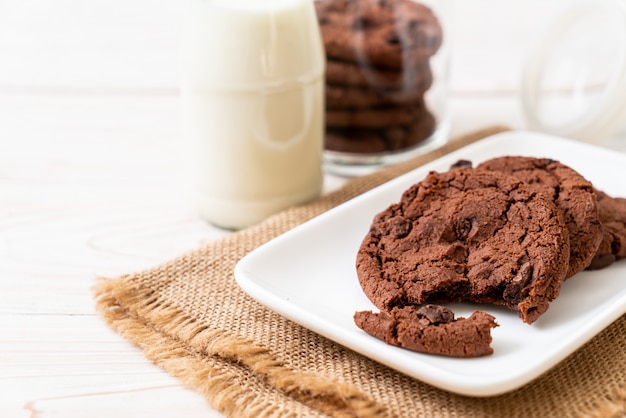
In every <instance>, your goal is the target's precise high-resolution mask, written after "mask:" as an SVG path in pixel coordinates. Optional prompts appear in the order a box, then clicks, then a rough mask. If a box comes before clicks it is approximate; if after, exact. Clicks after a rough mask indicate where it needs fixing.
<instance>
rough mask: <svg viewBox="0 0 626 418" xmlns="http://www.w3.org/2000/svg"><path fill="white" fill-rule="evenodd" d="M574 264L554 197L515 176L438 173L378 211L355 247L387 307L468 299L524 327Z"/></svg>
mask: <svg viewBox="0 0 626 418" xmlns="http://www.w3.org/2000/svg"><path fill="white" fill-rule="evenodd" d="M568 265H569V233H568V229H567V226H566V225H565V221H564V219H563V215H562V212H561V211H560V210H559V209H558V208H557V207H556V205H555V204H554V202H553V201H552V200H551V199H550V198H548V197H546V196H545V195H543V194H541V193H537V192H536V190H535V189H534V188H532V187H531V186H529V185H527V184H525V183H523V182H522V181H520V180H518V179H515V178H514V177H512V176H509V175H506V174H503V173H499V172H493V171H487V170H472V169H466V168H459V169H454V170H450V171H447V172H444V173H437V172H431V173H430V174H429V175H428V176H427V177H426V178H425V179H424V180H422V181H420V182H419V183H416V184H414V185H413V186H411V187H410V188H409V189H407V190H406V191H405V192H404V194H403V195H402V197H401V199H400V201H399V202H398V203H394V204H392V205H391V206H389V207H388V208H387V209H386V210H384V211H382V212H381V213H379V214H378V215H377V216H376V217H375V219H374V221H373V223H372V225H371V228H370V231H369V232H368V233H367V235H366V237H365V238H364V240H363V242H362V244H361V247H360V248H359V251H358V253H357V261H356V268H357V275H358V277H359V282H360V284H361V287H362V288H363V291H364V292H365V294H366V295H367V296H368V298H369V299H370V300H371V301H372V303H374V305H376V306H377V307H378V308H380V309H381V310H382V311H384V312H390V311H391V310H392V309H393V308H394V307H403V306H409V305H423V304H427V303H447V302H459V301H464V300H469V301H474V302H479V303H493V304H498V305H504V306H506V307H507V308H509V309H511V310H514V311H516V312H517V313H518V315H519V317H520V318H521V319H522V320H523V321H524V322H526V323H532V322H534V321H535V320H536V319H537V318H538V317H539V316H540V315H541V314H543V313H544V312H545V311H546V310H547V309H548V306H549V303H550V301H552V300H554V299H555V298H556V297H557V296H558V294H559V291H560V288H561V284H562V282H563V281H564V279H565V276H566V274H567V271H568Z"/></svg>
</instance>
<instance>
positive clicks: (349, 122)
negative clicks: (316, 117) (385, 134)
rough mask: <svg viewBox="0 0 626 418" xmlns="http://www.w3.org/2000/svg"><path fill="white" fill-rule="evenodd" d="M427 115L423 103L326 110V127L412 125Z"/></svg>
mask: <svg viewBox="0 0 626 418" xmlns="http://www.w3.org/2000/svg"><path fill="white" fill-rule="evenodd" d="M427 113H429V111H428V109H427V108H426V105H425V104H424V101H423V100H421V101H418V102H416V103H414V104H411V105H406V106H400V105H397V106H386V107H371V108H363V109H326V126H327V127H330V128H347V127H360V128H386V127H389V126H396V125H404V126H408V125H413V124H414V123H415V122H417V121H419V120H420V119H421V118H423V117H424V115H425V114H427Z"/></svg>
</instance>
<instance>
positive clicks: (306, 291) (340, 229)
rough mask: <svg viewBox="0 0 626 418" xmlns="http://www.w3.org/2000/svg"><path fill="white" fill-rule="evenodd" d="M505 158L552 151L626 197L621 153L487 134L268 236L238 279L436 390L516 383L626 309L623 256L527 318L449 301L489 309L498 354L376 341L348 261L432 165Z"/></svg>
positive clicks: (474, 392)
mask: <svg viewBox="0 0 626 418" xmlns="http://www.w3.org/2000/svg"><path fill="white" fill-rule="evenodd" d="M502 155H527V156H536V157H550V158H554V159H558V160H559V161H561V162H563V163H565V164H567V165H569V166H570V167H572V168H574V169H575V170H577V171H579V172H580V173H581V174H582V175H583V176H585V177H586V178H587V179H588V180H590V181H591V182H592V183H593V184H594V185H595V186H596V188H598V189H600V190H604V191H606V192H607V193H609V194H610V195H612V196H626V181H625V179H626V154H621V153H617V152H614V151H610V150H607V149H603V148H599V147H595V146H592V145H589V144H585V143H581V142H575V141H572V140H568V139H563V138H558V137H554V136H548V135H543V134H538V133H533V132H520V131H517V132H505V133H502V134H498V135H494V136H491V137H489V138H486V139H483V140H481V141H479V142H476V143H474V144H471V145H469V146H467V147H465V148H463V149H461V150H458V151H456V152H454V153H452V154H449V155H447V156H445V157H443V158H440V159H438V160H436V161H434V162H432V163H429V164H427V165H425V166H423V167H421V168H418V169H416V170H414V171H412V172H410V173H408V174H406V175H403V176H401V177H398V178H396V179H394V180H392V181H390V182H388V183H386V184H384V185H382V186H380V187H378V188H376V189H373V190H371V191H369V192H367V193H365V194H363V195H361V196H358V197H356V198H354V199H352V200H350V201H348V202H346V203H344V204H343V205H340V206H338V207H336V208H334V209H332V210H330V211H328V212H326V213H324V214H322V215H320V216H318V217H317V218H315V219H312V220H311V221H309V222H307V223H305V224H303V225H301V226H299V227H297V228H295V229H293V230H291V231H289V232H288V233H286V234H284V235H282V236H280V237H278V238H276V239H274V240H272V241H270V242H268V243H267V244H265V245H263V246H261V247H259V248H258V249H256V250H254V251H253V252H251V253H250V254H248V255H247V256H246V257H244V258H243V259H242V260H241V261H240V262H239V263H238V264H237V266H236V268H235V277H236V280H237V282H238V283H239V285H240V286H241V287H242V288H243V289H244V291H245V292H247V293H248V294H249V295H250V296H252V297H253V298H254V299H256V300H257V301H259V302H260V303H262V304H264V305H265V306H267V307H268V308H270V309H272V310H274V311H276V312H278V313H279V314H281V315H284V316H285V317H287V318H289V319H291V320H293V321H295V322H297V323H299V324H301V325H303V326H305V327H307V328H309V329H311V330H313V331H315V332H317V333H319V334H321V335H324V336H325V337H328V338H330V339H332V340H334V341H336V342H338V343H340V344H342V345H344V346H346V347H348V348H350V349H352V350H354V351H357V352H359V353H361V354H363V355H365V356H368V357H370V358H372V359H374V360H376V361H379V362H381V363H383V364H386V365H388V366H389V367H392V368H394V369H397V370H398V371H400V372H402V373H405V374H407V375H409V376H412V377H414V378H416V379H419V380H422V381H424V382H426V383H429V384H431V385H434V386H437V387H439V388H442V389H445V390H449V391H452V392H457V393H461V394H465V395H471V396H491V395H497V394H500V393H504V392H507V391H510V390H513V389H516V388H518V387H520V386H522V385H524V384H526V383H528V382H530V381H531V380H533V379H534V378H536V377H538V376H539V375H541V374H542V373H544V372H546V371H547V370H548V369H550V368H551V367H552V366H554V365H555V364H557V363H558V362H559V361H561V360H563V359H564V358H565V357H566V356H567V355H569V354H570V353H572V352H573V351H574V350H576V349H577V348H579V347H580V346H581V345H583V344H584V343H585V342H586V341H588V340H589V339H591V338H592V337H593V336H594V335H596V334H597V333H599V332H600V331H601V330H602V329H604V328H605V327H607V326H608V325H609V324H610V323H611V322H613V321H615V320H616V319H617V318H619V317H620V316H621V315H622V314H623V313H625V312H626V260H624V261H621V262H617V263H615V264H613V265H611V266H610V267H608V268H606V269H604V270H599V271H593V272H581V273H579V274H577V275H576V276H574V277H573V278H571V279H569V280H568V281H566V282H565V284H564V286H563V288H562V291H561V294H560V296H559V297H558V298H557V299H556V300H555V301H554V302H553V303H552V304H551V306H550V309H549V310H548V311H547V312H546V313H545V314H544V315H543V316H541V317H540V318H539V320H537V321H536V322H535V323H534V324H533V325H527V324H524V323H523V322H522V321H521V320H520V319H518V317H517V315H516V314H515V313H513V312H510V311H507V310H506V309H503V308H498V307H492V306H489V305H480V306H478V305H471V304H455V305H452V308H453V310H454V311H455V313H456V314H457V316H469V315H470V314H471V312H473V311H474V310H475V309H477V308H479V309H482V310H484V311H486V312H489V313H491V314H492V315H494V316H495V317H496V319H497V321H498V323H499V324H500V327H498V328H495V329H494V330H493V331H492V335H493V343H492V346H493V348H494V351H495V353H494V354H493V355H491V356H486V357H480V358H474V359H457V358H447V357H440V356H434V355H428V354H420V353H415V352H411V351H409V350H405V349H402V348H398V347H393V346H390V345H387V344H385V343H384V342H382V341H379V340H377V339H375V338H373V337H371V336H369V335H368V334H366V333H365V332H363V331H362V330H360V329H359V328H357V327H356V325H354V323H353V320H352V317H353V315H354V312H355V311H358V310H369V309H372V310H375V311H376V310H377V309H376V308H375V307H374V305H372V303H371V302H370V301H369V300H368V299H367V298H366V296H365V295H364V294H363V292H362V290H361V288H360V286H359V283H358V279H357V276H356V272H355V267H354V262H355V256H356V253H357V250H358V248H359V245H360V243H361V240H362V239H363V237H364V236H365V234H366V233H367V231H368V229H369V226H370V224H371V222H372V219H373V217H374V215H375V214H376V213H378V212H379V211H381V210H383V209H385V208H386V207H387V206H388V205H389V204H391V203H393V202H396V201H397V200H399V198H400V195H401V194H402V192H403V191H404V190H405V189H407V188H408V187H409V186H410V185H411V184H413V183H415V182H417V181H419V180H421V179H423V178H424V177H425V176H426V174H427V173H428V172H429V171H430V170H437V171H445V170H447V169H448V168H449V166H450V165H451V164H452V163H454V162H456V161H457V160H459V159H461V158H462V159H469V160H472V161H473V162H474V163H479V162H481V161H483V160H485V159H488V158H491V157H496V156H502Z"/></svg>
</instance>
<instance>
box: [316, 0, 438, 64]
mask: <svg viewBox="0 0 626 418" xmlns="http://www.w3.org/2000/svg"><path fill="white" fill-rule="evenodd" d="M315 7H316V11H317V15H318V20H319V23H320V28H321V33H322V39H323V41H324V46H325V49H326V54H327V56H328V57H330V58H334V59H338V60H343V61H349V62H356V63H360V64H362V65H373V66H378V67H386V68H394V69H398V68H402V67H403V66H406V65H414V64H415V63H417V62H420V61H423V60H424V59H425V58H427V57H429V56H431V55H433V54H435V52H436V51H437V50H438V49H439V46H440V45H441V40H442V29H441V26H440V24H439V21H438V19H437V18H436V17H435V15H434V14H433V12H432V11H431V10H430V9H429V8H428V7H426V6H424V5H422V4H420V3H417V2H413V1H409V0H320V1H316V2H315Z"/></svg>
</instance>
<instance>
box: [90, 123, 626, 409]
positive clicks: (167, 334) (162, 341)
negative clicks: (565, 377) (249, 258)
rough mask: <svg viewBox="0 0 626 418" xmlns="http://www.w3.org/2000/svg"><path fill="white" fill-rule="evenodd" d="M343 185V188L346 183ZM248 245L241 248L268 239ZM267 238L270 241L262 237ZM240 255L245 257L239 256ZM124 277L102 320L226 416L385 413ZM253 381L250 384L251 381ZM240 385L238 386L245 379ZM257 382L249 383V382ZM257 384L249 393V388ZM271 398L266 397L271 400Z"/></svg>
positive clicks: (385, 173) (293, 220)
mask: <svg viewBox="0 0 626 418" xmlns="http://www.w3.org/2000/svg"><path fill="white" fill-rule="evenodd" d="M504 130H506V128H502V127H494V128H489V129H487V130H483V131H479V132H476V133H475V134H473V135H471V136H469V137H466V138H464V141H460V142H458V143H452V144H450V145H449V146H447V147H445V148H443V149H441V150H437V151H435V152H433V153H431V154H429V155H426V156H422V157H418V158H416V159H414V160H411V161H409V162H406V163H402V164H398V165H396V166H393V167H388V168H386V169H383V170H381V171H380V172H378V173H375V174H373V175H370V176H363V177H360V178H356V179H353V180H351V181H350V182H349V183H350V184H349V186H350V187H343V188H341V189H339V190H337V191H336V192H334V193H331V194H329V195H327V196H324V197H322V198H320V199H319V200H317V201H315V202H313V203H311V204H308V205H304V206H301V207H298V208H294V209H290V210H288V211H286V212H284V213H282V214H279V215H277V216H276V217H272V218H270V219H268V220H267V221H265V222H263V223H261V224H259V225H257V226H255V227H252V228H250V229H248V230H245V231H241V232H239V233H235V234H233V235H230V236H228V237H226V238H224V239H223V241H224V242H225V243H226V244H228V242H229V241H232V240H234V241H236V240H238V239H239V237H240V235H241V234H245V235H248V236H255V235H256V234H257V233H258V232H259V231H266V230H267V228H269V229H270V230H271V231H273V232H275V234H274V235H275V236H277V235H280V234H281V233H283V232H286V231H287V230H289V229H291V228H293V227H295V226H297V225H299V224H301V223H302V222H304V221H306V220H308V219H310V218H312V217H314V216H317V215H319V214H320V213H322V212H324V211H326V210H328V209H330V208H332V207H334V206H336V205H338V204H340V203H342V202H344V201H346V200H349V199H350V198H352V197H354V196H356V195H358V194H360V193H362V192H364V191H367V190H369V189H371V188H373V187H375V186H377V185H379V184H382V183H384V182H386V181H388V180H390V179H392V178H394V177H397V176H398V175H401V174H403V173H405V172H407V171H409V170H410V169H413V168H415V167H417V166H419V165H421V164H423V163H426V162H428V161H430V160H433V159H435V158H438V157H439V156H441V155H445V154H446V153H449V152H451V151H453V150H455V149H456V148H460V147H461V146H463V145H466V144H468V143H471V142H474V141H475V140H477V139H480V138H482V137H485V136H488V135H490V134H494V133H497V132H501V131H504ZM346 186H348V185H346ZM260 235H265V237H266V238H264V239H262V240H260V241H258V242H254V243H253V244H252V245H251V246H250V248H246V249H245V252H246V253H247V252H248V251H251V250H253V249H254V248H256V247H257V246H258V245H261V244H262V243H263V242H264V241H266V240H267V233H266V232H265V234H260ZM269 238H273V236H272V237H269ZM241 255H242V256H243V255H244V254H241ZM129 277H130V276H123V277H120V278H118V279H113V280H105V279H102V280H100V281H99V282H98V284H97V285H96V287H95V297H96V300H97V309H98V311H99V312H100V314H101V315H102V316H103V317H104V319H105V321H106V322H107V323H108V324H109V325H110V326H111V327H112V328H113V329H114V330H116V331H117V332H119V333H120V334H121V335H122V336H123V337H125V338H127V339H129V340H130V341H132V342H133V343H135V344H136V345H138V346H139V347H140V348H141V349H143V350H144V353H145V355H146V357H147V358H149V359H150V360H152V361H153V362H154V363H155V364H157V365H159V366H160V367H162V368H163V369H165V370H166V371H168V372H169V373H170V374H172V375H173V376H175V377H177V378H178V379H180V380H181V381H182V382H183V383H184V384H185V385H186V386H188V387H190V388H192V389H194V390H196V391H198V392H200V393H201V394H202V395H203V396H205V398H206V399H207V400H208V401H209V402H210V403H211V405H212V406H213V407H214V408H216V409H217V410H219V411H221V412H222V413H224V414H226V415H227V416H236V417H273V416H280V417H283V416H325V415H330V416H336V417H344V416H345V417H348V416H359V417H361V416H362V417H375V416H376V417H378V416H386V415H388V414H386V413H385V408H384V406H382V405H379V404H377V403H376V402H374V401H373V400H371V399H369V398H368V397H367V396H365V395H364V394H363V393H361V392H360V391H358V390H357V389H356V388H354V387H352V386H350V385H347V384H345V383H339V382H332V381H328V380H327V379H320V378H318V377H316V376H314V375H311V374H306V373H302V372H296V371H294V370H292V369H290V368H289V367H286V366H285V365H284V364H283V363H281V362H280V361H278V360H277V359H276V358H274V357H273V356H272V355H271V353H269V352H268V350H267V349H265V348H263V347H259V346H257V345H255V344H254V343H252V342H250V341H242V339H241V338H238V337H237V336H235V335H233V334H230V333H229V332H227V331H224V330H211V329H209V328H208V327H207V326H205V325H199V324H197V323H196V321H195V320H194V319H193V318H192V317H189V316H188V315H186V314H185V313H183V312H181V311H180V310H178V309H177V308H175V307H173V306H167V305H164V304H163V302H162V301H159V300H158V299H157V298H155V297H154V296H153V295H152V294H151V290H150V289H147V288H142V287H140V286H138V285H137V284H136V283H134V282H133V281H129V280H128V278H129ZM253 380H254V381H255V382H256V383H254V382H252V381H253ZM244 382H245V384H244ZM255 385H256V386H255ZM251 387H256V390H251ZM272 396H273V399H275V400H277V402H271V399H270V398H271V397H272ZM625 408H626V396H624V391H617V392H616V393H609V394H607V396H606V402H604V403H603V404H602V405H596V406H595V407H594V408H593V409H590V410H589V411H580V412H581V415H580V416H597V417H614V416H615V417H616V416H621V415H619V414H622V413H623V412H624V410H625Z"/></svg>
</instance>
